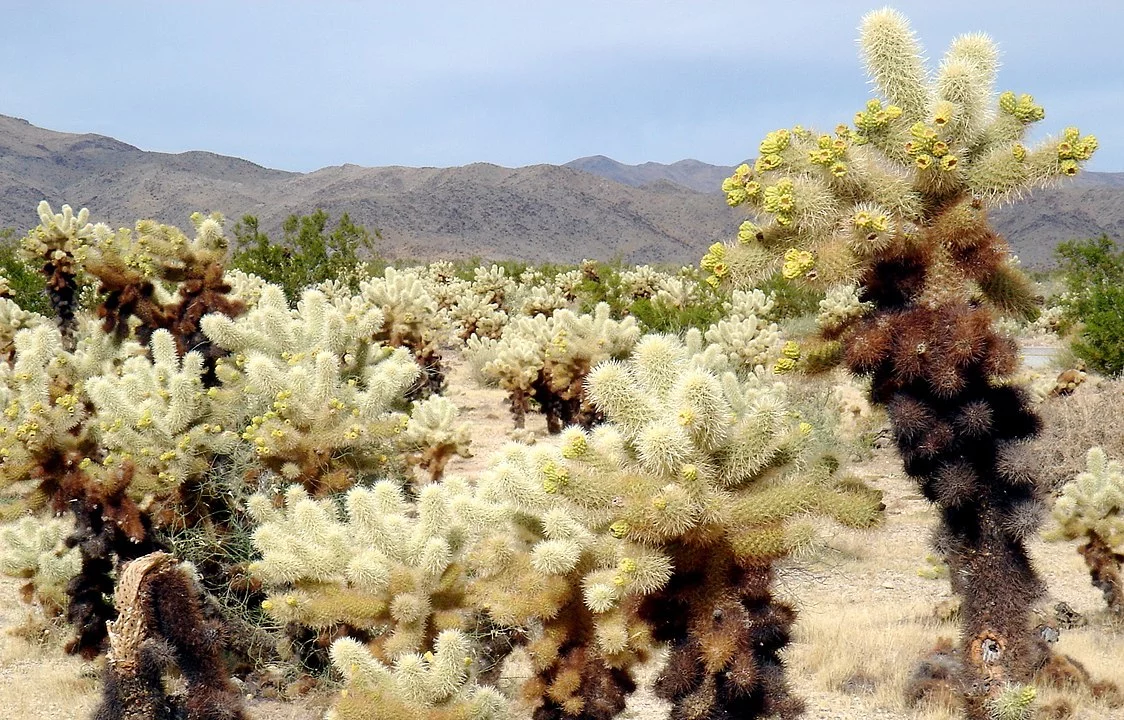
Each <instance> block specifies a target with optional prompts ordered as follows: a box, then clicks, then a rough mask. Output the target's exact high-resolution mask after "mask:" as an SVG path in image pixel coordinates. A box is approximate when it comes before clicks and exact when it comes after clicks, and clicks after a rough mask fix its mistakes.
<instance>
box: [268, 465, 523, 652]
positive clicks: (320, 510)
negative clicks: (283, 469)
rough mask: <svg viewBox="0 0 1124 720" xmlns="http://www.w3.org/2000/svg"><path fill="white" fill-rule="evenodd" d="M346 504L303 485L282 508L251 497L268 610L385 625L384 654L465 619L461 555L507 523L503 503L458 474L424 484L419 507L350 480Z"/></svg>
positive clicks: (285, 616)
mask: <svg viewBox="0 0 1124 720" xmlns="http://www.w3.org/2000/svg"><path fill="white" fill-rule="evenodd" d="M344 505H345V507H346V519H341V517H340V513H339V511H338V508H337V506H336V505H335V503H334V502H333V501H332V500H330V499H325V500H314V499H312V498H310V497H309V496H308V494H307V493H306V492H305V491H304V489H303V488H301V487H300V486H292V487H291V488H290V489H289V490H288V492H286V494H285V505H284V507H283V508H278V507H275V506H274V504H273V502H272V500H271V499H270V498H267V497H265V496H263V495H255V496H254V497H253V498H252V499H251V501H250V510H251V512H252V513H253V514H254V516H255V517H256V519H257V520H258V521H259V522H260V525H259V527H258V528H257V530H255V531H254V536H253V542H254V546H255V547H256V548H257V549H258V551H259V552H261V553H262V559H261V560H260V561H257V562H255V563H253V564H252V565H251V568H250V569H251V572H253V573H254V574H255V575H256V576H257V577H260V578H261V580H262V582H263V583H264V585H265V586H266V588H267V589H268V591H269V599H268V600H267V601H266V602H265V603H264V604H263V607H264V608H265V609H266V611H267V612H269V613H270V614H271V615H273V616H274V617H275V618H277V619H278V620H280V621H282V622H296V623H300V624H301V625H306V626H308V627H312V628H317V629H322V628H329V627H333V626H335V625H337V624H340V623H346V624H347V625H350V626H352V627H355V628H360V629H372V630H374V629H378V630H387V632H386V633H384V634H382V635H380V636H379V639H378V642H377V646H378V649H379V654H380V656H381V657H383V658H396V657H399V656H401V655H403V654H405V653H410V652H416V651H418V650H419V649H422V648H423V646H424V643H425V642H426V639H427V638H428V637H431V635H430V631H431V630H433V629H434V628H437V629H443V628H455V627H461V626H462V625H463V623H464V622H465V621H466V619H467V618H466V613H468V612H470V611H469V610H468V609H467V604H466V603H465V602H464V601H463V598H462V596H461V595H462V592H463V590H458V587H459V584H460V583H461V582H462V580H461V578H460V575H459V574H458V573H459V572H460V564H459V562H460V561H459V558H460V554H461V553H462V552H463V551H464V549H465V548H466V547H467V546H468V545H470V544H471V543H472V541H473V540H474V539H475V538H478V537H479V536H480V534H481V533H484V532H488V531H489V530H490V528H491V527H492V526H494V524H495V523H497V522H503V521H504V514H503V510H502V509H500V508H495V507H493V506H490V505H488V504H486V503H482V502H480V501H477V500H476V499H475V498H473V497H472V494H471V490H470V488H469V486H468V485H467V484H466V483H464V482H463V481H461V480H458V479H456V478H449V479H447V480H446V481H445V482H443V483H436V484H432V485H428V486H426V487H425V488H423V489H422V490H421V492H420V494H419V497H418V500H417V503H416V505H415V504H413V503H410V502H407V500H406V498H405V496H404V495H403V493H402V490H401V489H400V488H399V487H398V486H397V485H396V484H394V483H391V482H389V481H385V480H384V481H380V482H378V483H376V484H375V485H374V486H372V487H369V488H368V487H353V488H352V489H351V490H349V491H348V493H347V498H346V502H345V503H344Z"/></svg>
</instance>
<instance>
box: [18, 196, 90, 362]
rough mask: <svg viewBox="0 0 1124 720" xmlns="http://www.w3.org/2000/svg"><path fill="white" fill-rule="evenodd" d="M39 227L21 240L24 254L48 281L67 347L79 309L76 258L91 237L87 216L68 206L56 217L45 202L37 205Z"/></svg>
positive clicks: (50, 294) (49, 293) (83, 212)
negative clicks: (35, 263)
mask: <svg viewBox="0 0 1124 720" xmlns="http://www.w3.org/2000/svg"><path fill="white" fill-rule="evenodd" d="M38 211H39V226H38V227H36V228H35V229H34V230H32V231H31V232H30V233H28V235H27V237H25V238H24V240H23V252H24V254H25V255H26V256H27V258H28V259H29V260H31V261H32V262H38V263H42V271H43V274H44V275H45V276H46V277H47V293H48V296H49V297H50V300H51V307H53V308H54V310H55V317H56V318H57V321H58V324H59V329H60V330H61V331H62V336H63V338H64V340H65V342H66V344H67V345H69V344H70V337H71V335H73V333H74V329H75V312H76V311H77V309H78V271H79V268H78V263H77V261H76V259H75V258H76V255H77V254H80V253H81V251H82V250H83V249H85V247H86V245H87V243H88V242H89V241H90V239H91V238H92V237H93V234H94V226H93V225H92V224H91V223H90V222H89V218H90V213H89V211H88V210H86V208H82V209H81V210H80V211H78V214H77V215H75V214H74V211H73V210H71V209H70V206H69V205H63V206H62V212H61V213H55V211H54V210H52V209H51V206H50V204H49V203H48V202H47V201H46V200H44V201H43V202H41V203H39V207H38Z"/></svg>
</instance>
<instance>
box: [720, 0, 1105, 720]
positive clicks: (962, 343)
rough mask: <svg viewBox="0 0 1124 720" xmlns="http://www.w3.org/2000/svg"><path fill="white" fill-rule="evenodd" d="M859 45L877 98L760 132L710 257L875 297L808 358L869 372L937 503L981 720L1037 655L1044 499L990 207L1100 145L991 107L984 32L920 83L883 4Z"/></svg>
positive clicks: (1034, 111) (1006, 107) (1000, 104)
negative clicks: (733, 215) (724, 240)
mask: <svg viewBox="0 0 1124 720" xmlns="http://www.w3.org/2000/svg"><path fill="white" fill-rule="evenodd" d="M860 46H861V49H862V55H863V58H864V60H865V62H866V65H867V69H868V71H869V74H870V76H871V78H872V79H873V81H874V84H875V86H876V87H877V89H878V90H879V91H880V92H881V94H882V95H883V98H882V99H872V100H870V101H869V102H868V103H867V104H866V106H865V107H864V109H862V110H861V111H860V112H859V113H857V114H856V115H855V118H854V127H849V126H847V125H840V126H838V127H837V128H836V131H835V133H834V134H833V135H828V134H822V135H821V134H816V133H814V132H812V131H810V130H808V129H806V128H803V127H795V128H793V129H791V130H788V129H782V130H777V131H775V132H772V133H769V134H768V136H767V137H766V138H765V139H764V140H763V141H762V142H761V144H760V148H759V149H760V155H759V156H758V158H757V160H756V162H755V164H754V167H752V168H751V167H749V166H748V165H742V166H741V167H739V168H738V169H737V170H736V171H735V173H734V175H733V176H732V177H730V178H728V179H727V180H726V181H725V182H724V184H723V189H724V190H725V192H726V195H727V201H728V203H729V204H730V205H731V206H739V205H747V206H749V207H750V208H751V209H752V211H753V213H754V215H755V217H754V218H753V219H751V220H747V221H746V222H745V223H744V224H743V225H742V226H741V229H740V231H739V234H738V240H737V241H736V242H733V243H729V244H718V245H716V246H713V247H712V248H711V249H710V251H709V252H708V253H707V255H706V257H704V260H703V267H704V268H706V269H708V270H710V271H711V272H712V273H713V277H715V278H717V279H718V281H719V282H724V283H733V284H735V285H742V286H745V285H749V284H752V283H755V282H757V281H759V280H760V279H762V278H765V277H768V276H769V275H771V274H772V273H774V272H776V271H778V270H779V271H780V272H781V274H782V275H783V276H784V277H785V278H786V279H790V280H803V281H804V282H807V283H809V284H825V285H828V286H830V285H835V284H840V283H844V282H853V283H855V284H856V285H857V286H858V293H857V300H859V301H860V302H862V303H868V304H869V305H867V306H866V308H865V309H864V310H863V311H862V313H861V314H857V315H855V316H854V317H852V318H851V319H850V321H849V322H843V323H831V328H828V327H825V328H824V329H825V333H824V340H825V341H826V342H828V343H832V342H837V343H838V345H837V346H836V347H837V348H838V352H836V353H832V352H831V351H830V350H827V351H824V352H822V353H821V352H820V351H819V349H817V357H824V356H831V355H833V354H834V355H838V356H841V357H842V359H843V360H844V361H845V362H846V364H847V365H848V367H849V368H850V369H851V371H852V372H854V373H856V374H860V375H869V376H871V379H872V385H871V398H872V400H873V401H875V402H877V403H881V404H885V405H886V406H887V409H888V411H889V415H890V420H891V424H892V427H893V430H894V433H895V438H896V441H897V446H898V449H899V451H900V453H901V456H902V459H903V461H904V464H905V469H906V471H907V473H908V474H909V475H910V476H912V477H913V478H915V479H916V480H917V481H918V483H919V484H920V486H921V489H922V491H923V492H924V494H925V495H926V497H928V498H929V499H930V500H931V501H933V502H934V503H936V504H937V505H938V507H939V509H940V513H941V529H940V531H939V533H938V535H937V540H936V543H937V547H938V548H939V550H940V553H941V554H942V555H943V556H944V558H945V559H946V560H947V562H948V564H949V567H950V570H951V573H950V577H951V579H952V583H953V589H954V590H955V592H956V593H957V594H958V595H959V596H960V597H961V600H962V615H963V621H964V632H963V644H962V647H961V651H962V653H963V656H964V665H963V667H964V669H965V670H964V672H963V674H962V677H961V680H962V688H963V691H964V697H965V702H966V709H967V713H968V716H969V717H970V718H973V719H981V718H986V717H987V716H988V713H989V707H990V706H991V705H993V704H994V703H995V702H998V700H997V698H999V697H1000V696H1001V695H1002V694H1003V693H1005V692H1007V687H1008V683H1015V684H1019V683H1028V682H1030V680H1031V677H1032V674H1033V671H1034V668H1035V667H1037V666H1038V665H1040V664H1041V663H1042V662H1044V657H1045V655H1046V653H1047V648H1046V647H1045V645H1044V644H1042V643H1041V642H1040V641H1039V640H1038V639H1037V637H1036V636H1035V635H1034V634H1033V633H1032V630H1031V626H1030V607H1031V603H1032V602H1033V601H1034V600H1035V599H1036V598H1038V597H1039V596H1040V595H1041V593H1042V590H1043V586H1042V582H1041V580H1040V579H1039V578H1038V576H1037V575H1036V573H1035V572H1034V569H1033V567H1032V566H1031V564H1030V561H1029V558H1028V556H1027V553H1026V548H1025V541H1026V538H1027V537H1028V536H1030V535H1031V534H1032V533H1033V532H1034V531H1035V529H1036V528H1037V526H1038V524H1039V521H1040V519H1041V517H1042V515H1043V513H1044V507H1043V503H1042V501H1041V499H1040V496H1039V491H1038V488H1037V486H1036V484H1035V482H1034V471H1035V464H1036V463H1035V461H1034V458H1033V457H1032V456H1031V455H1030V453H1029V451H1028V450H1027V448H1026V445H1025V443H1023V442H1021V441H1022V440H1024V439H1026V438H1029V437H1031V436H1033V435H1034V434H1035V433H1036V431H1037V430H1038V427H1039V420H1038V418H1037V417H1036V416H1035V414H1034V413H1033V412H1032V411H1031V409H1030V407H1029V405H1028V402H1027V398H1026V396H1025V394H1024V393H1023V392H1022V391H1021V390H1020V389H1019V388H1017V387H1014V386H1011V385H1009V384H1004V383H1003V382H1001V378H1003V377H1004V376H1006V375H1009V374H1010V373H1011V372H1012V371H1013V370H1014V369H1015V367H1016V365H1017V353H1016V348H1015V347H1014V346H1013V342H1012V341H1010V340H1009V339H1006V338H1003V337H1000V336H999V335H997V334H996V333H995V331H994V330H993V329H992V327H991V319H992V310H997V311H999V312H1004V313H1010V314H1021V315H1032V314H1033V313H1034V311H1035V308H1034V302H1033V296H1032V293H1031V291H1030V287H1029V284H1028V282H1027V281H1026V280H1025V279H1024V278H1023V277H1022V276H1021V274H1020V273H1019V272H1018V270H1017V268H1016V267H1015V266H1014V264H1013V263H1011V262H1009V260H1008V253H1007V247H1006V244H1005V243H1004V242H1003V241H1002V239H1000V238H999V236H998V235H996V234H995V232H994V231H993V230H992V229H991V227H990V226H989V224H988V222H987V217H986V207H987V206H988V205H989V204H993V203H995V202H1001V201H1003V200H1005V199H1008V198H1011V197H1015V196H1017V195H1018V193H1020V192H1021V191H1022V190H1024V189H1025V188H1028V187H1031V186H1034V185H1041V184H1046V183H1049V182H1051V181H1053V180H1055V179H1056V178H1059V177H1063V176H1067V175H1073V174H1075V173H1076V172H1077V170H1078V168H1079V167H1080V165H1081V163H1082V162H1084V161H1085V160H1087V159H1088V158H1089V157H1090V156H1091V155H1092V154H1093V152H1094V151H1095V150H1096V147H1097V143H1096V140H1095V138H1093V137H1092V136H1088V135H1086V136H1082V135H1081V134H1080V133H1079V132H1078V130H1077V129H1076V128H1067V129H1066V130H1065V131H1064V132H1063V133H1062V135H1061V136H1058V137H1054V138H1049V139H1046V140H1044V141H1042V142H1040V143H1038V144H1037V145H1035V146H1033V147H1027V146H1025V145H1024V144H1023V138H1024V136H1025V134H1026V130H1027V128H1028V127H1029V126H1030V125H1031V124H1032V123H1034V122H1035V121H1037V120H1040V119H1042V117H1043V116H1044V112H1043V110H1042V108H1041V107H1040V106H1038V105H1036V104H1035V103H1034V100H1033V98H1031V96H1029V95H1021V96H1017V95H1015V94H1014V93H1011V92H1005V93H1002V94H1001V95H999V97H998V101H997V107H995V109H994V110H993V109H992V107H990V106H991V105H992V103H993V102H995V98H994V97H993V84H994V80H995V74H996V68H997V65H998V62H997V59H998V52H997V50H996V48H995V45H994V44H993V43H992V41H991V40H990V39H989V38H987V37H986V36H983V35H966V36H962V37H960V38H957V39H956V40H954V41H953V43H952V45H951V46H950V48H949V50H948V52H947V53H946V54H945V56H944V58H943V59H942V61H941V64H940V66H939V68H938V69H937V71H936V73H935V74H933V75H930V73H929V71H928V70H927V69H926V68H925V66H924V62H923V60H922V54H921V48H920V45H919V43H918V42H917V40H916V39H915V37H914V35H913V32H912V31H911V29H910V28H909V25H908V23H907V21H906V20H905V18H904V17H903V16H902V15H901V14H900V13H898V12H896V11H894V10H891V9H884V10H880V11H876V12H872V13H870V14H868V15H867V16H866V17H865V18H864V19H863V22H862V28H861V36H860Z"/></svg>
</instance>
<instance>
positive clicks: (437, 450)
mask: <svg viewBox="0 0 1124 720" xmlns="http://www.w3.org/2000/svg"><path fill="white" fill-rule="evenodd" d="M459 415H460V410H459V409H457V406H456V405H454V404H453V402H452V401H451V400H449V399H448V398H445V397H442V396H440V395H434V396H432V397H429V398H427V399H425V400H422V401H420V402H417V403H415V404H414V406H413V407H412V408H411V409H410V422H409V424H408V425H406V429H405V430H404V431H403V432H402V438H401V445H402V449H403V450H404V451H405V452H406V453H408V454H409V462H410V464H412V465H417V466H418V467H420V468H421V469H422V470H425V471H426V472H427V473H428V475H429V481H430V482H436V481H437V480H440V479H441V477H442V476H443V475H444V474H445V465H446V464H447V463H448V462H449V460H451V459H452V458H453V457H454V456H455V455H460V456H461V457H472V455H471V453H470V452H469V449H468V448H469V443H470V442H471V438H470V430H469V427H468V425H467V424H466V423H463V422H458V416H459Z"/></svg>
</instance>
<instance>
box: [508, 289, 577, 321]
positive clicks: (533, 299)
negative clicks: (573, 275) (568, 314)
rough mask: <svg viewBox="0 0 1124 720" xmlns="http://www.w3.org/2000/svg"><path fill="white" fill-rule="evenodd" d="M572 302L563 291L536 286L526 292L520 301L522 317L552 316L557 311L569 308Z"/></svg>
mask: <svg viewBox="0 0 1124 720" xmlns="http://www.w3.org/2000/svg"><path fill="white" fill-rule="evenodd" d="M569 305H570V301H569V300H567V299H566V296H565V295H564V294H563V293H562V291H561V290H559V289H557V288H553V287H550V288H547V287H542V286H534V287H531V288H528V289H527V290H525V291H524V292H523V293H522V294H521V295H520V299H519V314H520V315H550V314H552V313H553V312H554V311H555V310H561V309H562V308H565V307H568V306H569Z"/></svg>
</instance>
